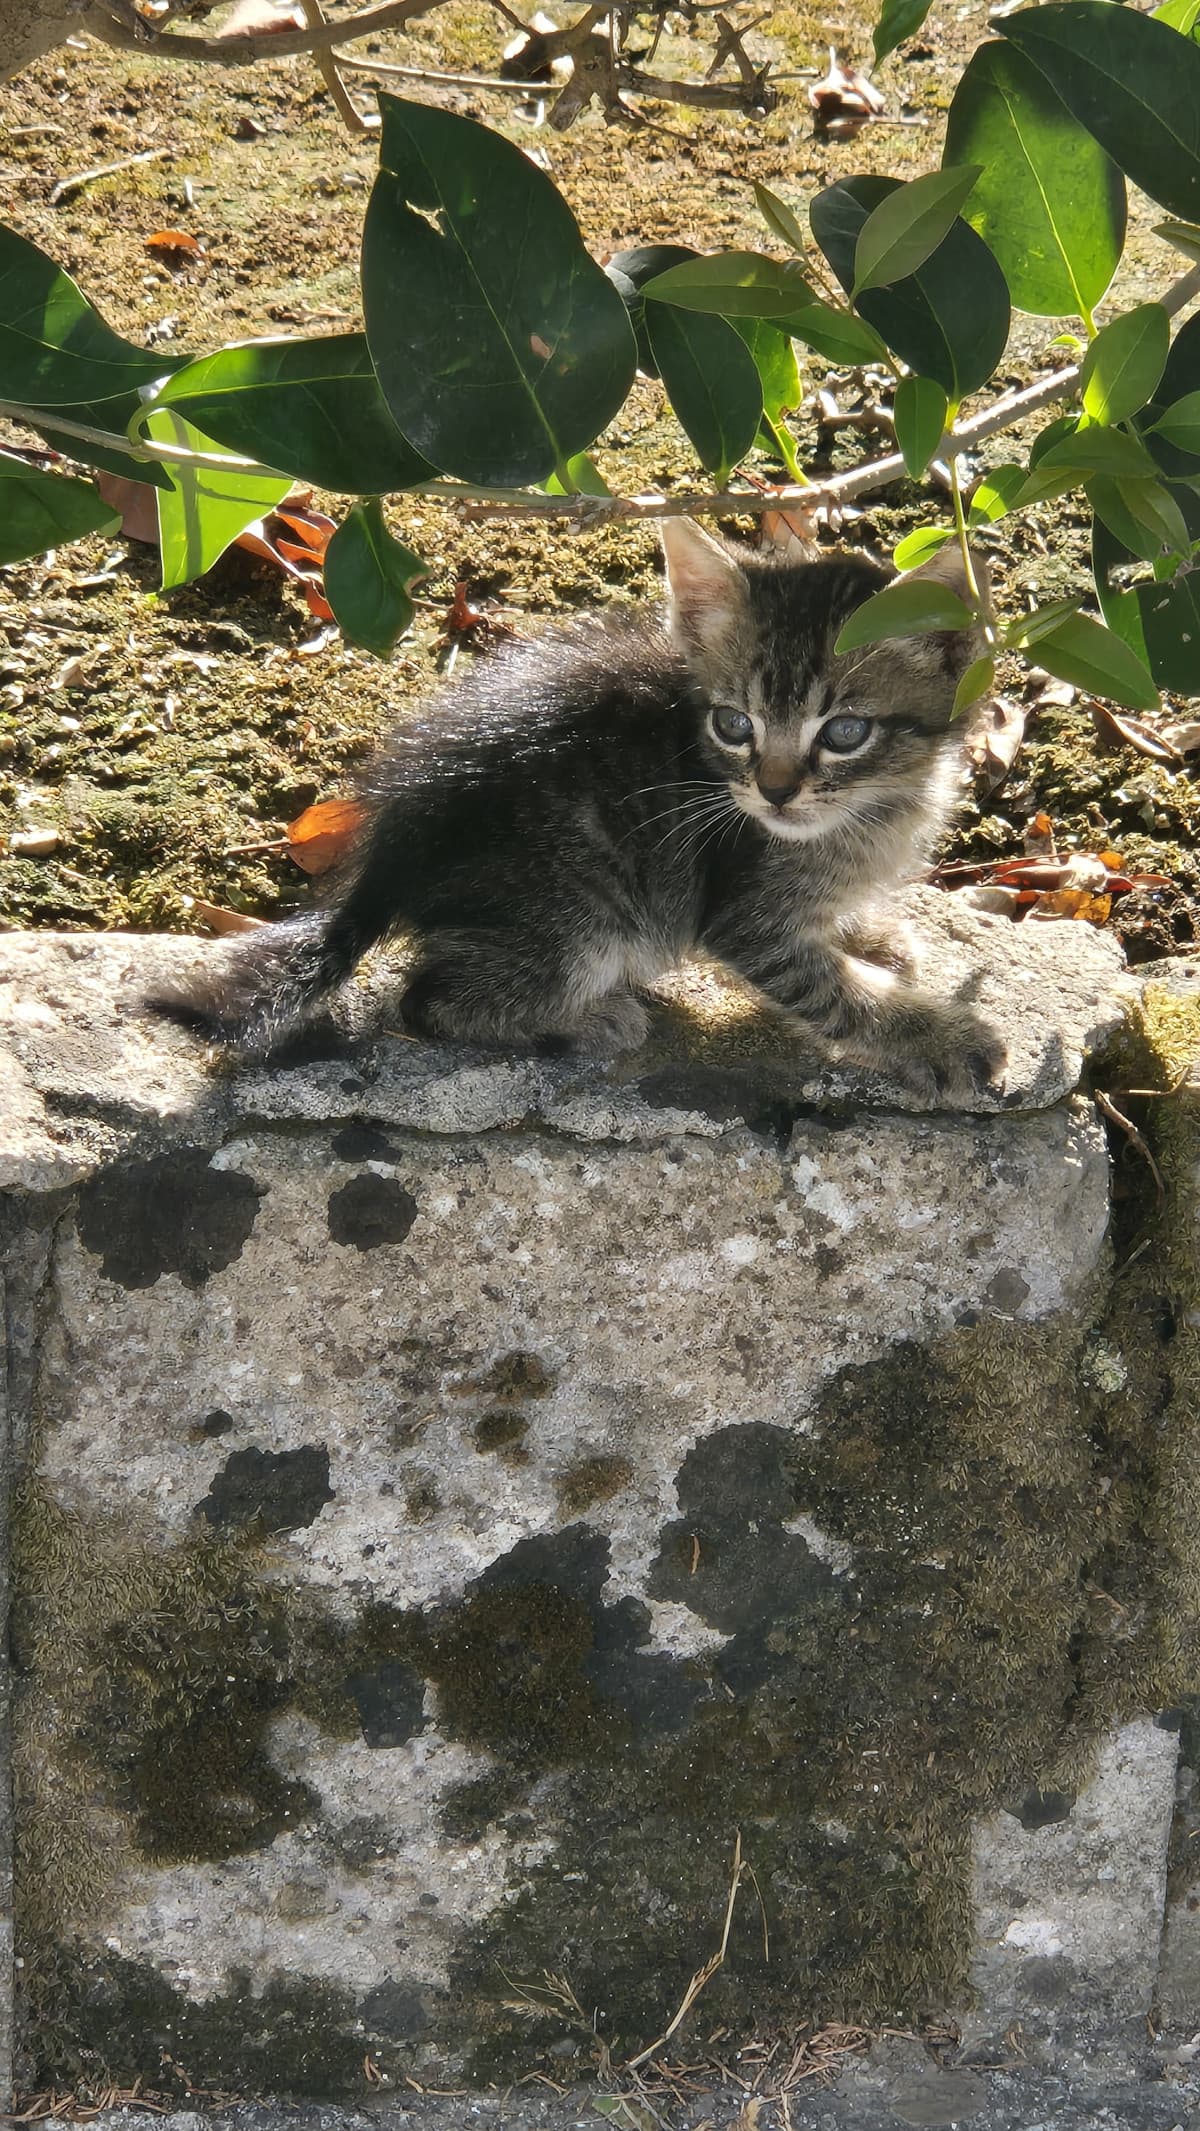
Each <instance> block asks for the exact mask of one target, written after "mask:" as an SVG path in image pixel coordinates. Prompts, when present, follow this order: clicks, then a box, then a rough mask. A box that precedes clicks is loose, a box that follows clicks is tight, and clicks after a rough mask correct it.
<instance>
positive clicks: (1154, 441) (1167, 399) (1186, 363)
mask: <svg viewBox="0 0 1200 2131" xmlns="http://www.w3.org/2000/svg"><path fill="white" fill-rule="evenodd" d="M1196 392H1200V312H1197V313H1193V315H1192V317H1191V318H1189V319H1187V320H1186V322H1185V323H1184V324H1183V325H1182V326H1180V328H1179V331H1178V333H1177V334H1176V335H1175V338H1174V340H1173V341H1172V342H1171V352H1170V354H1169V355H1168V357H1167V367H1166V369H1165V370H1164V371H1163V374H1162V378H1161V381H1160V383H1159V387H1158V390H1157V392H1156V393H1155V395H1154V398H1153V400H1152V402H1151V404H1150V406H1149V407H1148V408H1147V409H1146V411H1145V414H1144V415H1142V416H1140V417H1139V418H1138V424H1137V426H1138V429H1139V430H1140V432H1141V434H1142V435H1143V437H1144V438H1145V441H1146V444H1147V446H1148V447H1149V449H1150V451H1151V452H1152V453H1153V455H1154V459H1155V463H1156V465H1157V466H1158V468H1159V470H1160V471H1161V472H1162V473H1164V474H1165V475H1166V476H1167V478H1168V479H1174V480H1176V481H1188V480H1190V479H1192V478H1193V477H1194V476H1195V473H1196V460H1195V456H1194V454H1193V453H1192V452H1191V451H1189V450H1188V449H1187V448H1186V447H1185V446H1183V445H1181V444H1178V443H1176V442H1175V441H1174V440H1173V439H1172V438H1170V437H1167V436H1163V435H1160V434H1159V432H1158V429H1157V427H1156V426H1155V425H1156V424H1157V423H1158V421H1159V420H1160V419H1161V417H1162V416H1163V415H1164V414H1166V412H1167V410H1168V408H1170V407H1173V406H1174V405H1175V404H1176V402H1177V401H1179V400H1184V399H1187V398H1188V397H1189V396H1190V395H1191V394H1192V393H1196ZM1179 500H1180V503H1181V505H1182V507H1183V510H1184V512H1185V515H1186V514H1187V512H1188V503H1187V499H1186V497H1185V496H1183V495H1181V496H1180V499H1179Z"/></svg>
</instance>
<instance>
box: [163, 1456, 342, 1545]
mask: <svg viewBox="0 0 1200 2131" xmlns="http://www.w3.org/2000/svg"><path fill="white" fill-rule="evenodd" d="M333 1492H334V1491H333V1489H332V1487H331V1486H330V1485H329V1452H328V1450H326V1448H325V1446H324V1444H317V1443H302V1444H301V1445H300V1447H299V1449H297V1450H258V1449H256V1448H254V1447H253V1446H252V1447H251V1448H249V1449H247V1450H235V1451H234V1453H233V1455H232V1457H230V1458H228V1459H227V1460H226V1462H225V1464H224V1465H223V1466H222V1467H221V1470H220V1472H219V1473H218V1474H217V1475H216V1478H215V1479H214V1480H213V1482H212V1485H211V1487H210V1488H209V1491H208V1493H207V1494H206V1495H205V1497H204V1500H203V1501H202V1502H198V1503H197V1505H196V1510H197V1514H198V1515H199V1516H201V1517H207V1519H208V1522H209V1523H210V1524H215V1525H219V1526H224V1527H226V1528H229V1527H234V1528H240V1529H242V1530H246V1529H253V1528H255V1527H257V1528H258V1529H259V1530H261V1531H263V1532H299V1531H302V1530H303V1529H304V1527H305V1526H306V1525H309V1524H312V1523H314V1522H315V1520H316V1519H317V1518H318V1517H319V1516H320V1514H321V1511H322V1510H323V1509H324V1507H325V1504H326V1503H327V1502H332V1500H333Z"/></svg>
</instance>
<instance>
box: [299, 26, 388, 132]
mask: <svg viewBox="0 0 1200 2131" xmlns="http://www.w3.org/2000/svg"><path fill="white" fill-rule="evenodd" d="M301 7H302V9H303V13H304V19H305V21H306V23H307V24H308V25H309V27H310V28H312V26H313V25H314V24H315V25H316V27H317V28H318V29H323V28H324V26H325V22H326V19H327V18H326V15H325V10H324V8H323V7H322V5H321V0H301ZM313 58H314V59H315V60H316V62H317V67H318V69H319V71H320V75H321V79H322V81H323V82H324V83H325V86H326V88H327V89H328V91H329V94H330V96H331V97H332V98H333V101H334V104H335V106H336V108H337V111H338V113H339V115H340V117H341V118H342V119H343V120H344V122H345V124H346V125H347V126H348V127H349V128H350V131H351V133H371V132H373V131H374V130H375V129H376V127H377V126H378V124H379V119H378V117H377V116H376V115H375V114H374V113H373V114H372V115H371V116H370V117H369V118H367V117H364V115H363V113H362V112H361V111H360V110H359V108H358V105H357V104H356V103H355V101H354V98H353V97H352V96H351V94H350V91H349V89H348V88H347V87H346V84H345V82H344V81H343V80H342V77H341V74H340V73H339V72H338V63H337V60H336V59H335V58H334V55H333V53H332V52H314V53H313Z"/></svg>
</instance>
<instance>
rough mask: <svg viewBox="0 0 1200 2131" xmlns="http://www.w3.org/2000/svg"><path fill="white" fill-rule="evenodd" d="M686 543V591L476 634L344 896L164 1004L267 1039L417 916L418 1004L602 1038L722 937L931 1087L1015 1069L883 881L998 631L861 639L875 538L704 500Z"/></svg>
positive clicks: (924, 829) (670, 577)
mask: <svg viewBox="0 0 1200 2131" xmlns="http://www.w3.org/2000/svg"><path fill="white" fill-rule="evenodd" d="M663 547H664V549H665V552H666V564H667V590H668V601H667V607H666V611H665V614H664V612H663V610H661V609H659V608H651V609H649V610H643V611H642V612H641V613H636V614H628V615H626V614H611V615H608V616H604V617H599V616H596V617H592V618H590V619H588V620H584V621H580V622H578V623H576V624H575V625H573V626H571V627H568V628H567V629H565V630H563V631H561V632H559V633H558V634H554V635H548V636H547V637H545V638H544V639H543V640H542V641H540V642H538V643H533V644H526V645H521V646H518V647H515V648H513V649H512V650H510V651H508V652H507V653H504V654H501V655H500V656H498V657H496V658H490V659H488V660H487V661H486V662H480V664H479V665H477V666H476V668H475V670H474V671H473V673H472V674H471V675H470V677H469V678H468V679H466V680H465V681H461V682H459V683H458V684H457V685H456V686H455V687H454V689H453V690H446V691H444V692H443V693H442V694H440V695H439V696H437V697H435V698H434V699H433V701H432V702H431V703H429V704H427V705H426V706H425V707H424V708H423V709H421V710H419V711H417V712H416V713H415V714H414V715H413V716H412V717H411V718H408V719H406V721H405V722H404V724H403V725H402V726H400V728H399V729H398V730H397V732H396V733H395V735H394V737H393V739H392V741H391V745H390V748H389V750H388V751H387V752H386V753H384V754H383V755H382V756H380V758H379V759H378V760H377V761H376V763H375V764H374V767H373V769H372V770H371V771H370V772H369V774H368V777H367V782H366V792H365V795H364V796H365V800H366V806H367V818H366V822H365V826H364V828H363V830H362V831H361V833H360V837H359V840H358V843H357V847H356V849H355V851H354V853H353V855H352V857H351V858H350V860H349V861H348V863H347V864H346V866H345V867H344V869H343V871H342V874H341V877H340V879H339V880H338V882H337V885H336V887H335V891H334V895H333V899H332V901H331V903H330V904H329V906H328V907H327V908H326V909H325V910H323V911H320V912H318V913H314V914H312V915H309V916H304V917H300V918H294V919H290V920H287V921H285V922H284V923H282V924H279V925H273V926H270V927H268V928H266V929H265V930H263V931H262V932H259V933H257V934H255V935H254V936H253V938H252V939H248V940H247V941H246V942H245V943H244V944H241V945H239V946H238V948H237V949H236V950H234V952H233V954H232V956H231V958H230V959H229V961H228V962H227V963H226V964H225V965H224V966H223V967H222V968H221V970H220V971H219V973H217V974H216V975H215V976H201V977H200V978H198V979H197V981H196V982H195V983H194V984H193V985H192V986H191V987H190V988H187V989H185V990H183V991H180V992H167V993H162V994H160V995H159V996H158V997H157V998H155V999H152V1000H150V1001H148V1002H147V1003H148V1004H149V1005H151V1006H152V1007H154V1008H155V1009H156V1010H158V1011H160V1012H164V1013H167V1014H169V1015H171V1016H173V1017H174V1018H176V1019H181V1020H184V1021H187V1022H189V1023H191V1024H192V1025H195V1026H200V1027H203V1028H205V1029H206V1030H207V1031H208V1032H209V1033H210V1034H211V1035H212V1036H213V1037H215V1038H216V1039H217V1040H219V1041H221V1042H224V1043H230V1044H235V1045H237V1046H239V1047H241V1048H242V1049H245V1050H250V1051H258V1052H262V1051H265V1050H269V1049H270V1048H271V1047H272V1045H274V1044H275V1043H277V1042H278V1040H279V1039H280V1038H281V1037H283V1036H285V1035H286V1034H288V1033H289V1031H291V1030H292V1029H293V1028H294V1027H295V1026H296V1025H297V1024H298V1023H299V1022H301V1021H302V1020H303V1019H304V1017H305V1016H306V1015H308V1014H309V1013H310V1011H311V1010H312V1009H313V1007H314V1006H315V1005H316V1004H317V1003H318V1002H320V1001H321V1000H322V999H324V998H325V997H326V996H327V995H328V994H330V993H331V992H333V991H334V990H335V989H336V988H337V987H338V986H339V985H341V984H342V983H343V982H344V981H345V980H346V979H347V978H348V977H349V976H350V974H351V972H352V971H353V969H354V967H355V964H356V963H357V962H358V960H359V958H360V957H361V956H362V955H363V954H364V953H365V952H366V950H367V949H368V948H369V947H371V946H372V945H373V944H374V943H375V942H376V941H379V940H382V939H384V938H385V937H386V936H388V935H389V934H394V933H402V934H406V935H410V936H412V937H413V938H414V939H415V942H416V948H417V958H416V962H415V965H414V967H413V969H412V971H411V974H410V975H409V979H408V984H407V989H406V991H405V993H404V997H403V1001H402V1014H403V1021H404V1025H405V1027H406V1029H408V1030H410V1031H412V1032H414V1033H417V1034H423V1035H427V1036H430V1037H434V1038H443V1037H449V1038H458V1039H461V1040H464V1041H469V1042H480V1043H502V1044H511V1045H527V1046H528V1045H533V1044H538V1045H541V1046H545V1045H546V1043H547V1042H550V1043H551V1045H552V1046H553V1047H565V1046H568V1045H569V1046H570V1047H571V1048H573V1049H577V1050H580V1051H583V1052H593V1053H597V1054H599V1053H605V1052H611V1051H614V1050H622V1049H628V1048H633V1047H635V1046H636V1045H637V1044H638V1043H640V1042H641V1041H642V1039H643V1037H644V1035H645V1032H646V1027H647V1015H646V1009H645V1007H644V1005H643V1004H642V1001H641V999H640V998H639V996H638V990H639V987H642V986H644V985H646V984H648V983H650V982H651V981H652V980H653V979H654V978H655V977H656V976H658V975H659V974H661V972H662V971H663V970H665V969H667V968H669V967H671V965H672V964H674V963H676V962H678V961H679V960H680V959H682V958H683V957H685V956H687V955H689V954H692V953H695V952H700V953H703V954H707V955H712V956H715V957H716V958H717V959H718V960H719V961H721V962H723V963H725V964H726V965H727V967H728V968H730V969H731V970H734V971H736V972H737V973H738V975H739V976H741V977H742V978H744V979H746V980H748V982H749V983H750V984H751V985H753V986H754V987H755V988H756V989H757V990H758V992H759V993H760V994H761V995H762V997H763V999H764V1000H765V1001H766V1002H769V1003H770V1004H771V1005H772V1006H774V1007H775V1008H777V1009H782V1011H783V1012H784V1013H785V1014H787V1015H789V1016H792V1017H794V1018H795V1020H796V1021H797V1022H799V1023H802V1024H803V1025H804V1027H805V1029H806V1030H808V1031H812V1032H813V1033H815V1034H817V1035H818V1036H820V1037H823V1038H825V1039H828V1040H829V1041H831V1042H833V1043H835V1044H837V1045H838V1046H839V1048H840V1050H841V1051H842V1053H843V1054H844V1055H847V1056H849V1057H850V1058H852V1059H855V1060H856V1061H858V1062H860V1063H864V1064H867V1065H871V1066H877V1067H885V1068H886V1069H887V1070H888V1071H889V1072H890V1073H892V1074H895V1073H897V1072H899V1073H900V1074H902V1075H903V1076H904V1077H905V1078H906V1079H907V1080H908V1081H909V1082H910V1083H912V1084H913V1085H914V1086H915V1087H916V1088H917V1089H918V1090H919V1091H921V1092H923V1093H925V1094H932V1093H934V1092H937V1091H939V1090H950V1091H951V1092H956V1093H959V1094H966V1093H969V1092H970V1090H971V1088H972V1085H973V1083H978V1082H982V1081H986V1080H988V1079H992V1078H994V1077H995V1076H997V1075H998V1073H999V1071H1000V1069H1001V1066H1002V1064H1003V1056H1004V1054H1003V1048H1002V1046H1001V1045H1000V1043H999V1041H998V1039H997V1038H996V1036H995V1034H994V1032H993V1031H992V1030H990V1029H989V1028H987V1027H986V1026H985V1025H984V1024H983V1023H982V1022H980V1021H979V1020H978V1019H977V1017H976V1016H975V1014H974V1013H972V1012H971V1011H970V1009H969V1008H967V1007H965V1006H962V1005H958V1004H948V1003H942V1002H940V1001H938V1000H936V999H934V998H931V997H929V996H927V995H926V994H924V993H922V992H921V991H919V990H917V989H916V988H915V987H914V985H913V984H912V982H911V981H910V964H909V961H908V958H907V956H906V954H905V952H904V950H903V948H902V946H900V945H899V944H898V941H897V931H896V926H895V923H894V921H891V920H888V919H886V918H881V917H880V916H877V915H875V914H873V910H872V906H873V905H874V904H875V902H876V900H877V898H878V897H879V896H880V894H881V892H883V891H886V890H887V889H888V888H890V887H892V886H893V885H894V884H895V883H896V881H897V880H898V879H899V878H900V877H902V876H903V875H904V874H905V872H906V871H907V870H908V869H909V868H910V867H911V865H912V863H913V861H914V858H915V857H916V855H917V854H918V852H919V851H920V849H921V847H922V845H923V844H924V842H925V841H926V840H927V838H928V837H929V836H930V834H931V833H932V832H933V831H934V830H936V828H937V827H938V825H939V824H940V822H941V820H942V818H943V816H944V814H945V812H946V810H947V807H948V804H949V802H950V799H951V797H952V786H953V771H954V764H955V760H956V757H957V754H958V747H957V744H956V738H955V735H954V732H953V729H952V726H951V708H952V704H953V698H954V690H955V684H956V682H957V679H958V676H959V674H960V673H961V672H962V670H963V669H964V668H965V666H966V665H967V663H968V661H969V660H970V659H971V658H973V657H975V656H976V655H977V654H978V650H979V644H978V641H977V640H976V638H975V635H974V633H973V632H972V631H969V630H967V631H960V632H949V633H947V634H945V635H932V636H924V637H917V638H908V639H904V640H896V641H892V642H889V643H885V644H881V645H877V646H872V647H871V648H869V649H867V650H860V651H856V652H852V653H850V654H849V655H848V656H846V657H843V658H839V657H837V656H836V655H835V653H834V651H833V644H834V640H835V638H836V637H837V634H838V632H839V630H840V628H841V626H842V624H843V622H844V621H845V619H846V617H847V615H848V614H850V613H851V611H852V610H853V609H854V608H855V607H857V606H859V605H860V604H861V603H862V601H863V600H865V599H867V598H868V597H869V596H870V595H871V594H872V593H873V592H876V591H878V590H879V589H880V587H881V586H882V585H884V584H885V583H887V582H888V578H889V574H890V573H889V572H887V571H885V570H884V569H882V568H880V567H879V566H878V565H877V564H875V563H872V562H868V561H866V560H863V559H861V558H859V557H851V556H847V557H844V558H832V559H824V560H819V561H814V562H802V563H796V562H790V561H779V560H771V559H764V558H760V557H758V556H752V555H749V554H743V553H741V552H740V551H739V552H738V553H736V554H735V553H734V552H733V551H732V550H730V549H728V548H726V547H725V546H724V545H722V544H721V543H719V542H717V541H716V540H713V539H711V538H710V537H709V536H708V535H707V534H705V533H702V532H700V531H699V530H698V528H697V527H695V526H694V525H692V524H690V523H689V522H688V521H686V520H684V519H675V520H667V521H666V523H665V525H664V527H663ZM935 568H937V569H938V570H939V572H940V574H942V575H943V576H950V577H953V576H954V574H955V570H956V568H957V565H950V566H949V568H947V566H946V565H945V564H944V562H942V560H941V558H939V562H938V564H937V565H936V566H935ZM960 582H961V580H960Z"/></svg>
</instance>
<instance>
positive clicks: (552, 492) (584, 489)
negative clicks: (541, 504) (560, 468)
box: [542, 451, 612, 496]
mask: <svg viewBox="0 0 1200 2131" xmlns="http://www.w3.org/2000/svg"><path fill="white" fill-rule="evenodd" d="M565 471H566V475H567V478H566V480H565V481H563V480H560V478H559V476H558V475H557V474H551V476H550V478H549V480H548V481H546V482H543V484H542V485H543V487H544V488H545V491H546V494H547V495H548V496H611V494H612V490H611V488H610V487H609V485H608V483H607V481H606V480H605V478H604V475H603V474H602V473H601V472H600V469H599V467H598V466H596V465H595V464H594V462H593V461H592V460H591V459H590V458H589V457H588V455H587V453H586V451H577V452H576V454H575V457H574V458H573V459H568V461H567V464H566V468H565Z"/></svg>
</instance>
